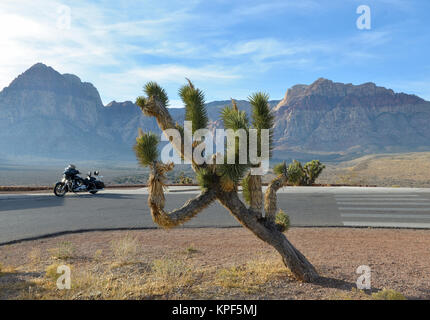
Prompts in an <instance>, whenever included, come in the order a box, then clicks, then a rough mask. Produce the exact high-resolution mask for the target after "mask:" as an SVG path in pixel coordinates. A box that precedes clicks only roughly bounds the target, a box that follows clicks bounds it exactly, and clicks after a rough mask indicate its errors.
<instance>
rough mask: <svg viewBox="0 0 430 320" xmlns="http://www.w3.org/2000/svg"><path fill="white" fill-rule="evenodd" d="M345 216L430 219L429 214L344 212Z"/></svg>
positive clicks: (343, 215)
mask: <svg viewBox="0 0 430 320" xmlns="http://www.w3.org/2000/svg"><path fill="white" fill-rule="evenodd" d="M341 216H342V217H344V218H390V219H391V218H392V219H430V215H428V214H421V215H420V214H386V213H342V214H341Z"/></svg>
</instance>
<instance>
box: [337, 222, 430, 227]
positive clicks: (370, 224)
mask: <svg viewBox="0 0 430 320" xmlns="http://www.w3.org/2000/svg"><path fill="white" fill-rule="evenodd" d="M342 223H343V225H344V226H345V227H390V228H419V229H421V228H430V223H420V222H370V221H343V222H342Z"/></svg>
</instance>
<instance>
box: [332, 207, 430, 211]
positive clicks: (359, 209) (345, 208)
mask: <svg viewBox="0 0 430 320" xmlns="http://www.w3.org/2000/svg"><path fill="white" fill-rule="evenodd" d="M339 210H340V211H420V212H421V211H423V212H430V208H367V207H362V208H358V207H357V208H350V207H339Z"/></svg>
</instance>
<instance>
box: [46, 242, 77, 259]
mask: <svg viewBox="0 0 430 320" xmlns="http://www.w3.org/2000/svg"><path fill="white" fill-rule="evenodd" d="M50 252H51V254H52V258H54V259H57V260H67V259H71V258H73V256H74V252H75V249H74V247H73V244H72V243H71V242H69V241H63V242H60V243H59V245H58V247H57V248H54V249H51V250H50Z"/></svg>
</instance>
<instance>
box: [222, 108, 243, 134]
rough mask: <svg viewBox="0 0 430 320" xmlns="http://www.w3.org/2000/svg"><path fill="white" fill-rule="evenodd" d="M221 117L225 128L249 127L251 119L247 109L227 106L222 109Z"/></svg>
mask: <svg viewBox="0 0 430 320" xmlns="http://www.w3.org/2000/svg"><path fill="white" fill-rule="evenodd" d="M221 119H222V122H223V124H224V128H225V129H232V130H235V131H236V130H239V129H245V130H248V128H249V120H248V116H247V115H246V112H245V111H240V110H235V109H234V108H232V107H225V108H223V109H222V110H221Z"/></svg>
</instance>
